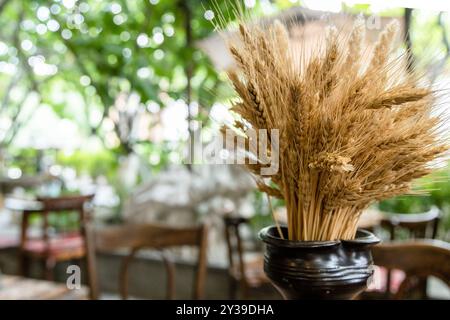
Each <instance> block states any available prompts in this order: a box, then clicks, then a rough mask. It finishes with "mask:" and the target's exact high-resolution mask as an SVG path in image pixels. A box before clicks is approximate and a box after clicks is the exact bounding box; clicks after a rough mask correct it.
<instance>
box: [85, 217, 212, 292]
mask: <svg viewBox="0 0 450 320" xmlns="http://www.w3.org/2000/svg"><path fill="white" fill-rule="evenodd" d="M207 232H208V228H207V226H206V225H200V226H196V227H189V228H178V227H170V226H165V225H157V224H144V225H142V224H140V225H137V224H136V225H135V224H130V225H123V226H118V227H108V228H105V229H100V230H93V229H91V230H90V231H89V234H90V235H91V236H92V239H93V241H90V242H89V243H90V244H92V246H91V247H90V249H89V255H90V256H91V257H92V258H91V259H90V261H94V266H93V268H95V261H96V260H95V253H96V251H111V250H116V249H128V254H127V255H126V257H125V258H124V259H123V261H122V264H121V269H120V274H119V293H120V296H121V298H122V299H127V298H128V273H129V272H128V271H129V266H130V263H131V262H132V260H133V258H134V257H135V255H136V253H137V252H138V251H139V250H141V249H156V250H161V252H162V257H163V262H164V265H165V268H166V271H167V299H175V266H174V264H173V262H172V261H171V260H170V259H169V257H168V255H166V254H165V252H164V251H162V250H163V249H166V248H171V247H181V246H193V247H197V248H198V262H197V271H196V275H195V281H194V288H193V298H194V299H202V298H203V297H204V286H205V277H206V263H207V260H206V251H207V237H208V233H207ZM156 276H157V275H156ZM94 279H95V280H94V285H93V292H92V294H91V297H92V298H93V299H98V298H99V286H98V282H97V277H94Z"/></svg>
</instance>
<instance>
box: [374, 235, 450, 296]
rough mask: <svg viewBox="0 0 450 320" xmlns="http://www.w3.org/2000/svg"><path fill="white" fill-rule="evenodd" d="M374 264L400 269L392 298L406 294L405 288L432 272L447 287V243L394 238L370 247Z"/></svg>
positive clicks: (449, 251) (449, 274)
mask: <svg viewBox="0 0 450 320" xmlns="http://www.w3.org/2000/svg"><path fill="white" fill-rule="evenodd" d="M372 255H373V260H374V263H375V265H378V266H382V267H385V268H388V269H400V270H402V271H403V272H405V274H406V277H405V279H404V280H403V282H402V283H401V284H400V287H399V289H398V291H397V292H396V294H395V295H394V296H393V298H394V299H403V298H406V297H407V296H408V293H409V289H411V288H414V287H415V285H416V284H417V282H418V281H420V280H423V279H426V278H427V277H428V276H435V277H436V278H438V279H440V280H442V281H443V282H444V283H445V284H447V286H449V287H450V244H448V243H446V242H443V241H439V240H415V241H402V242H400V241H398V242H391V243H383V244H379V245H377V246H375V247H373V249H372Z"/></svg>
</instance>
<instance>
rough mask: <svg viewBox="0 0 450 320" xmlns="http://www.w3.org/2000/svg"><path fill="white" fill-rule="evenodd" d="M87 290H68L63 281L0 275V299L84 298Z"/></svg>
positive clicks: (82, 288) (83, 288)
mask: <svg viewBox="0 0 450 320" xmlns="http://www.w3.org/2000/svg"><path fill="white" fill-rule="evenodd" d="M87 296H88V290H87V289H86V288H85V287H81V289H78V290H76V289H74V290H70V289H69V288H67V286H66V285H65V284H64V283H56V282H50V281H44V280H36V279H30V278H23V277H18V276H10V275H3V274H1V275H0V300H85V299H86V298H87Z"/></svg>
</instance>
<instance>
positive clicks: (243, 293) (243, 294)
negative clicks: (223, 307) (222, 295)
mask: <svg viewBox="0 0 450 320" xmlns="http://www.w3.org/2000/svg"><path fill="white" fill-rule="evenodd" d="M241 298H242V300H247V299H248V298H249V294H248V286H247V283H246V281H245V280H241Z"/></svg>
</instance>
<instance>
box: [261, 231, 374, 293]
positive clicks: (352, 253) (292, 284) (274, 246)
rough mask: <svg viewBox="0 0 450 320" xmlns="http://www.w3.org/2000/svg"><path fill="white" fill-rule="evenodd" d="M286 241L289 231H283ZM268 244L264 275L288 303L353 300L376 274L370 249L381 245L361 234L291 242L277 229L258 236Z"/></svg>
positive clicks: (370, 234)
mask: <svg viewBox="0 0 450 320" xmlns="http://www.w3.org/2000/svg"><path fill="white" fill-rule="evenodd" d="M282 231H283V234H284V235H286V236H285V238H287V228H286V227H282ZM259 237H260V239H261V240H262V241H264V243H265V244H266V252H265V254H264V271H265V273H266V275H267V276H268V277H269V279H270V280H271V282H272V284H273V285H274V286H275V287H276V288H277V289H278V290H279V291H280V293H281V294H282V295H283V297H284V298H285V299H289V300H291V299H293V300H295V299H352V298H354V297H355V296H356V295H357V294H358V293H360V292H362V291H363V290H364V289H365V288H366V287H367V284H368V281H369V280H370V278H371V276H372V274H373V262H372V255H371V252H370V247H371V246H373V245H375V244H377V243H378V242H380V240H379V239H378V238H377V237H376V236H374V235H373V234H372V233H370V232H368V231H366V230H358V232H357V234H356V238H355V240H341V241H290V240H283V239H281V238H280V237H279V235H278V231H277V229H276V227H275V226H271V227H267V228H264V229H262V230H261V231H260V232H259Z"/></svg>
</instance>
